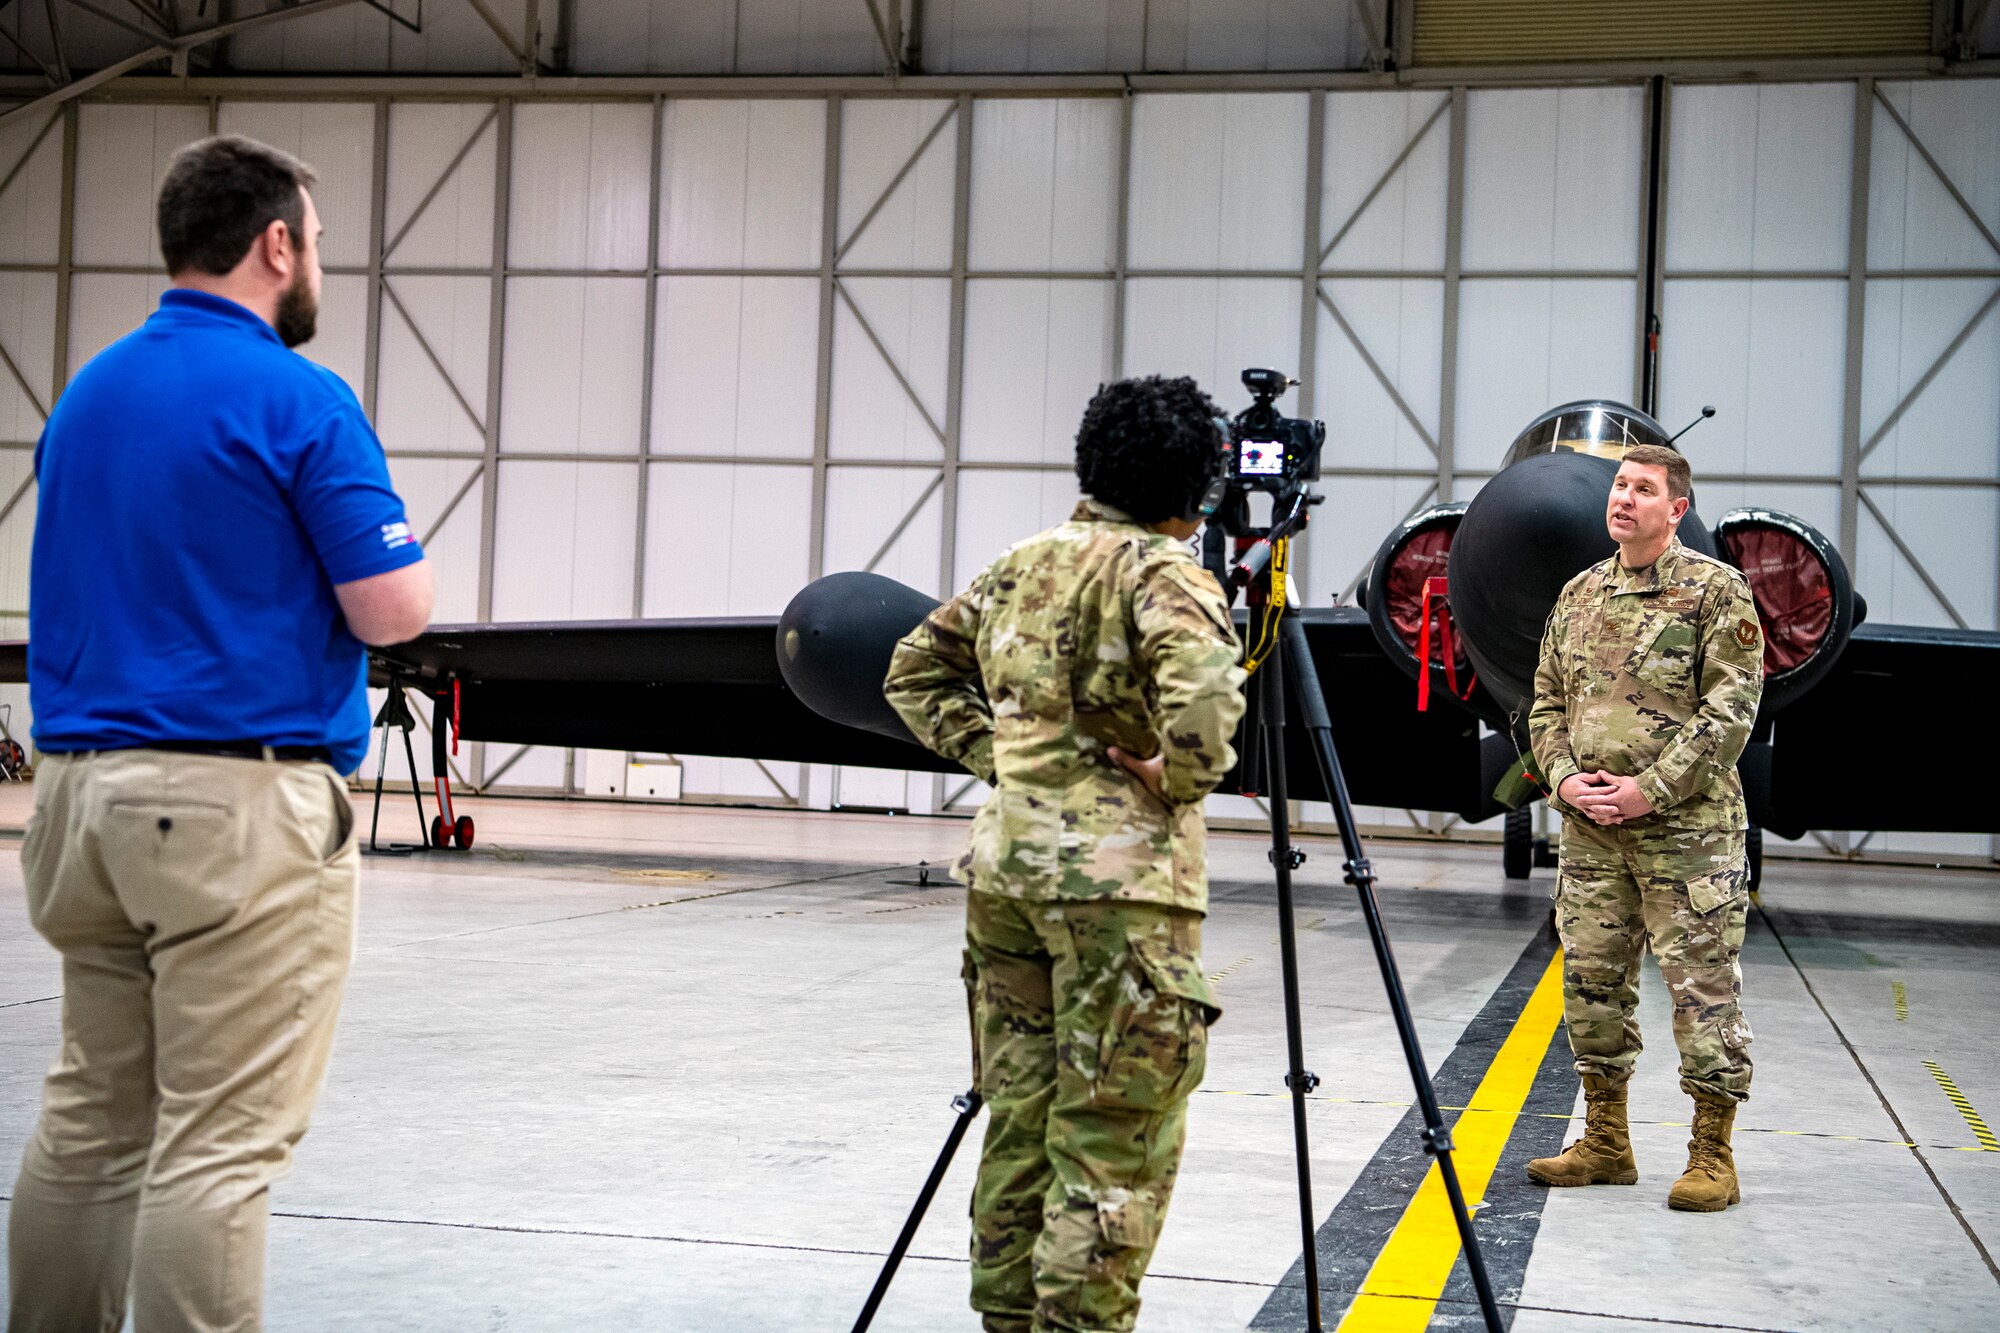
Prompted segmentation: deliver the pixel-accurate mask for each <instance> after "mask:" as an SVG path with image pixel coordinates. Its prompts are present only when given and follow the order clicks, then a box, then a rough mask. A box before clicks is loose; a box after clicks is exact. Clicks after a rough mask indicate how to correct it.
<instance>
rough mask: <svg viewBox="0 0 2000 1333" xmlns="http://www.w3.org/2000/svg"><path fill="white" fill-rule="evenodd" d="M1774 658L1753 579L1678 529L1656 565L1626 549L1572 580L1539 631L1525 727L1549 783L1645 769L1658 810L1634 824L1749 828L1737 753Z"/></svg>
mask: <svg viewBox="0 0 2000 1333" xmlns="http://www.w3.org/2000/svg"><path fill="white" fill-rule="evenodd" d="M1763 662H1764V636H1763V632H1762V630H1761V628H1760V627H1759V625H1758V622H1757V608H1756V605H1755V604H1754V603H1753V602H1752V601H1751V600H1750V586H1749V584H1747V583H1746V582H1744V579H1743V576H1742V575H1741V574H1740V573H1738V572H1737V571H1736V570H1734V569H1732V568H1730V567H1729V566H1728V565H1725V564H1723V563H1722V562H1721V561H1719V560H1713V559H1710V558H1709V557H1708V556H1705V555H1701V554H1698V553H1696V552H1694V551H1690V550H1688V549H1687V548H1686V547H1685V546H1682V545H1681V544H1680V542H1679V540H1677V539H1676V540H1673V541H1670V542H1669V543H1668V545H1667V549H1666V550H1665V551H1664V552H1663V553H1662V554H1661V556H1660V558H1659V559H1658V560H1656V561H1655V562H1654V563H1653V564H1652V565H1650V566H1648V567H1647V568H1645V569H1639V570H1628V569H1625V568H1623V567H1621V566H1620V564H1619V563H1618V557H1617V556H1615V555H1614V556H1612V557H1611V558H1610V559H1609V560H1606V561H1603V562H1602V563H1600V564H1596V565H1592V566H1591V567H1590V568H1589V569H1586V570H1584V571H1583V573H1581V574H1579V575H1577V576H1576V577H1575V578H1573V579H1571V580H1570V581H1569V584H1568V585H1567V586H1566V587H1564V589H1563V590H1562V595H1561V596H1560V597H1558V598H1557V599H1556V605H1555V609H1554V610H1553V611H1551V612H1550V613H1549V621H1548V625H1547V627H1546V628H1545V629H1544V630H1543V632H1542V654H1541V663H1540V665H1539V666H1538V667H1537V669H1536V671H1535V702H1534V707H1533V708H1532V709H1531V710H1530V711H1529V713H1528V734H1529V736H1530V738H1531V740H1532V743H1533V745H1534V749H1535V758H1536V759H1537V760H1538V761H1540V763H1541V766H1542V772H1543V774H1544V775H1545V776H1546V777H1547V779H1548V783H1549V788H1550V790H1552V791H1553V790H1554V789H1555V788H1557V787H1559V786H1561V785H1562V781H1563V779H1564V778H1567V777H1569V776H1570V775H1571V774H1572V773H1578V772H1586V773H1594V772H1596V771H1597V770H1598V769H1600V768H1601V769H1604V770H1605V771H1606V772H1610V773H1615V774H1618V775H1620V776H1625V777H1636V778H1637V779H1638V784H1639V790H1640V791H1642V792H1644V793H1645V794H1646V799H1647V800H1649V801H1651V802H1652V803H1653V808H1654V810H1655V811H1657V812H1659V813H1658V814H1656V815H1651V816H1647V817H1646V818H1645V819H1644V820H1641V821H1633V823H1635V824H1650V823H1661V824H1672V825H1674V826H1676V827H1683V826H1687V825H1688V824H1689V823H1690V821H1693V822H1698V823H1700V824H1701V825H1702V826H1704V827H1711V828H1717V829H1741V828H1743V827H1744V826H1745V822H1746V821H1745V812H1744V807H1743V785H1742V783H1741V781H1740V780H1739V779H1738V778H1737V776H1736V760H1737V759H1738V757H1739V756H1741V755H1742V753H1743V746H1744V743H1745V742H1746V741H1748V740H1749V738H1750V724H1751V723H1752V722H1753V721H1755V720H1756V717H1757V701H1758V700H1759V698H1761V697H1762V695H1763V691H1764V674H1763ZM1697 799H1699V800H1700V801H1701V804H1700V805H1697V806H1687V807H1686V808H1681V809H1676V807H1682V806H1684V805H1685V803H1686V802H1689V801H1695V800H1697ZM1552 803H1553V804H1555V805H1556V806H1557V808H1558V809H1561V810H1563V811H1564V812H1565V813H1566V814H1570V815H1572V816H1574V815H1575V813H1576V812H1575V811H1574V810H1572V809H1570V808H1569V806H1568V805H1566V804H1565V803H1563V802H1559V801H1552Z"/></svg>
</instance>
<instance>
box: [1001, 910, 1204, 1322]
mask: <svg viewBox="0 0 2000 1333" xmlns="http://www.w3.org/2000/svg"><path fill="white" fill-rule="evenodd" d="M966 903H967V906H966V930H965V936H966V947H965V982H966V990H967V996H968V1000H969V1002H970V1005H971V1011H972V1042H973V1077H974V1082H975V1085H976V1086H977V1087H978V1089H979V1091H980V1093H981V1094H982V1095H983V1096H984V1097H985V1099H986V1107H987V1112H988V1115H989V1116H990V1119H989V1121H988V1123H987V1127H986V1142H985V1146H984V1148H983V1150H982V1151H981V1153H980V1158H979V1178H978V1182H977V1184H976V1185H975V1186H974V1187H973V1194H972V1306H973V1308H974V1309H975V1310H979V1311H981V1312H982V1313H983V1314H984V1315H985V1326H986V1328H987V1329H988V1330H990V1331H992V1333H1030V1330H1032V1331H1033V1333H1043V1331H1044V1330H1058V1329H1061V1330H1125V1329H1130V1328H1131V1327H1132V1326H1133V1325H1134V1323H1136V1322H1137V1320H1138V1316H1139V1280H1140V1278H1141V1277H1143V1276H1144V1274H1145V1271H1146V1264H1147V1262H1148V1261H1149V1260H1150V1259H1151V1258H1152V1254H1153V1246H1154V1244H1155V1242H1156V1241H1158V1239H1159V1235H1160V1226H1161V1223H1162V1221H1163V1220H1164V1218H1165V1216H1166V1211H1167V1201H1168V1199H1169V1197H1170V1196H1171V1195H1172V1193H1173V1188H1174V1177H1175V1174H1176V1172H1177V1171H1178V1170H1179V1168H1180V1159H1181V1145H1182V1143H1183V1141H1184V1140H1185V1138H1186V1133H1187V1099H1188V1094H1189V1093H1191V1092H1193V1091H1194V1088H1195V1085H1196V1084H1198V1083H1200V1082H1201V1076H1202V1072H1203V1070H1204V1069H1205V1068H1206V1066H1207V1061H1208V1025H1209V1023H1210V1021H1212V1020H1213V1018H1214V1017H1215V1016H1216V1014H1217V1012H1218V1011H1216V1010H1215V1009H1214V1008H1213V1007H1212V1006H1211V1005H1210V1004H1209V1003H1208V995H1209V992H1208V986H1207V982H1206V980H1205V979H1204V978H1203V976H1202V974H1201V961H1200V957H1201V917H1200V916H1198V915H1197V914H1195V913H1193V912H1187V911H1182V910H1179V909H1175V908H1169V907H1162V906H1157V905H1154V904H1149V903H1118V902H1102V901H1097V902H1089V901H1085V902H1065V903H1029V902H1022V901H1020V900H1018V899H1013V898H1003V897H1000V896H998V895H995V894H988V893H979V892H970V893H968V894H967V895H966Z"/></svg>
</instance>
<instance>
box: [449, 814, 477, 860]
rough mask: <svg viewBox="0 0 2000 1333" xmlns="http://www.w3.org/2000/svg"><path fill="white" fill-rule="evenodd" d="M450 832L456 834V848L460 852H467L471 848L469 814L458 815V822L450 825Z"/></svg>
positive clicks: (470, 821) (470, 818)
mask: <svg viewBox="0 0 2000 1333" xmlns="http://www.w3.org/2000/svg"><path fill="white" fill-rule="evenodd" d="M452 832H453V833H455V834H456V835H457V836H458V850H460V851H461V852H469V851H471V850H472V816H471V815H460V816H459V817H458V822H457V823H456V824H454V825H452Z"/></svg>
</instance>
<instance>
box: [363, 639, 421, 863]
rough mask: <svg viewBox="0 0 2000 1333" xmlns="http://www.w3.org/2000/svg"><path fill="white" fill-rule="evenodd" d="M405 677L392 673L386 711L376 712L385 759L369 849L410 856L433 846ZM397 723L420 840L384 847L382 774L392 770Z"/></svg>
mask: <svg viewBox="0 0 2000 1333" xmlns="http://www.w3.org/2000/svg"><path fill="white" fill-rule="evenodd" d="M403 689H404V686H403V678H402V677H401V676H397V675H391V676H390V677H389V697H388V698H386V699H384V700H383V701H382V711H381V712H379V713H377V714H376V715H375V725H376V726H378V727H380V728H381V729H382V759H381V762H379V763H378V764H376V765H375V813H374V816H373V817H372V818H370V819H369V821H368V850H369V851H370V852H372V853H373V854H375V855H376V856H408V855H409V854H410V853H412V852H418V851H422V850H423V849H424V848H426V847H428V846H430V845H431V844H430V841H429V839H428V838H427V837H426V833H427V829H426V827H425V824H424V789H423V788H422V787H421V786H419V785H417V751H416V747H415V746H413V745H412V744H411V743H410V733H411V732H412V731H414V730H416V726H417V719H416V716H415V715H414V714H413V713H411V712H410V701H409V700H408V699H407V698H406V697H405V696H404V694H403ZM391 727H394V728H395V729H397V730H398V731H401V732H402V733H403V755H404V757H405V758H406V759H408V760H409V763H410V792H411V794H412V795H414V796H415V797H416V798H417V837H418V839H419V841H417V842H392V843H390V844H389V845H388V846H387V847H384V846H383V845H382V844H381V843H380V842H379V841H378V840H377V839H376V836H375V835H376V833H377V832H378V831H379V830H380V829H381V827H382V778H383V776H384V775H385V774H387V773H388V771H389V729H390V728H391Z"/></svg>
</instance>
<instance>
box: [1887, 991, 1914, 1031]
mask: <svg viewBox="0 0 2000 1333" xmlns="http://www.w3.org/2000/svg"><path fill="white" fill-rule="evenodd" d="M1889 988H1890V991H1891V993H1892V994H1894V995H1895V997H1896V1021H1897V1022H1898V1023H1907V1022H1909V1021H1910V994H1909V992H1908V991H1906V990H1904V989H1903V983H1902V982H1900V981H1895V982H1891V983H1890V986H1889Z"/></svg>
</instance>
